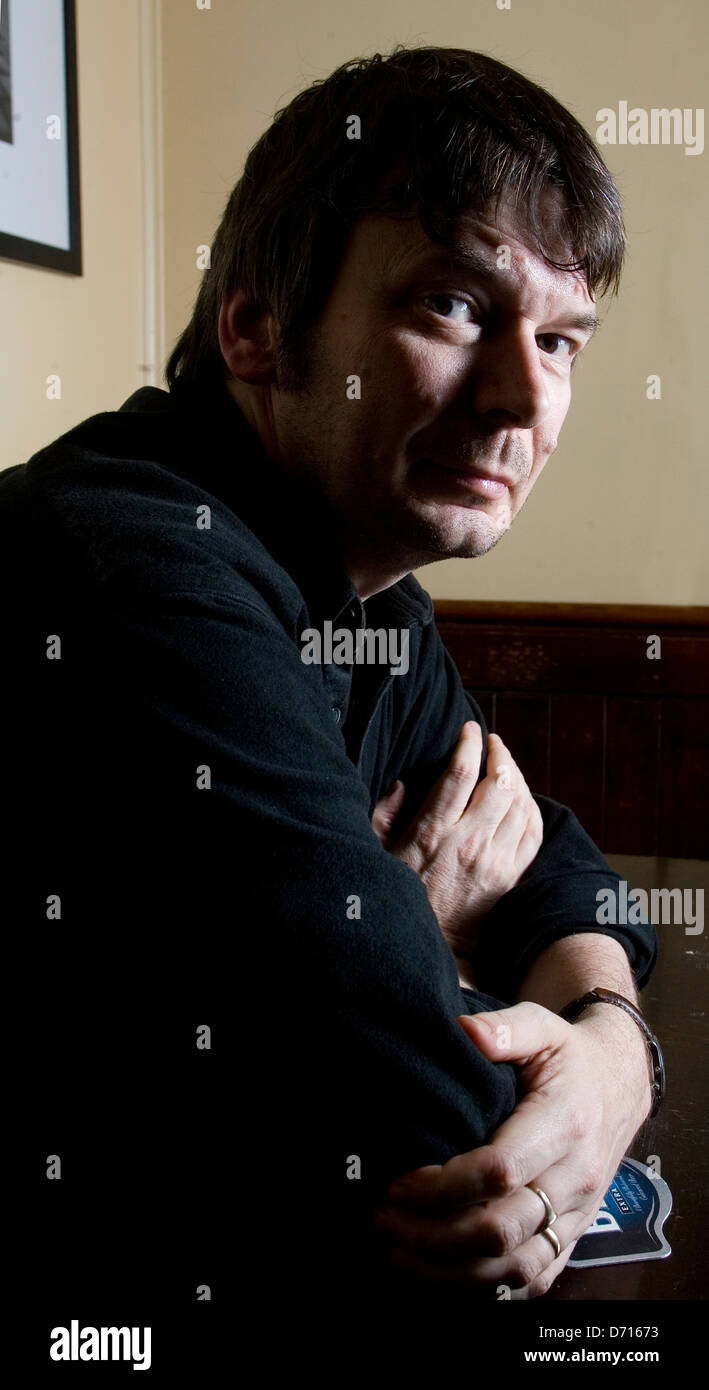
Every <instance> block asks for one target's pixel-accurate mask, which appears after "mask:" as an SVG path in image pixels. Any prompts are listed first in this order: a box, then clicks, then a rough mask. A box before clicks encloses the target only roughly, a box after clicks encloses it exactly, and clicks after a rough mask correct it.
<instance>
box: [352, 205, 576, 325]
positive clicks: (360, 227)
mask: <svg viewBox="0 0 709 1390" xmlns="http://www.w3.org/2000/svg"><path fill="white" fill-rule="evenodd" d="M550 240H551V241H552V247H553V254H554V255H555V257H556V256H558V259H559V260H560V261H563V260H570V259H571V254H570V251H569V249H568V248H565V247H564V246H563V244H562V243H561V242H560V241H559V240H558V238H557V241H556V245H554V241H553V238H550ZM505 247H506V248H508V253H507V254H504V252H503V248H505ZM345 262H347V263H348V264H349V269H350V271H351V272H352V273H353V274H354V275H355V276H357V274H358V272H361V273H362V274H364V276H365V278H366V279H367V280H369V281H370V282H376V281H378V282H380V283H381V284H383V285H387V286H391V287H396V286H403V285H404V284H406V283H408V282H416V280H417V278H418V277H422V278H423V279H425V278H426V276H443V278H445V276H446V275H447V274H453V275H454V276H455V277H456V279H457V281H458V282H459V283H460V282H461V279H465V278H467V279H469V280H470V281H474V282H475V283H476V285H477V286H478V287H480V285H483V286H484V287H486V288H487V289H489V291H490V292H491V293H494V294H495V295H496V296H502V297H503V298H506V299H515V300H517V301H519V300H520V299H527V298H529V296H530V295H533V296H534V297H535V299H536V300H540V301H544V302H545V303H551V302H552V301H554V302H557V301H559V300H560V299H563V300H564V301H565V302H567V303H568V302H569V301H570V300H571V301H572V302H573V303H574V305H575V306H578V307H580V306H581V305H582V304H583V305H584V306H585V307H586V308H587V309H590V307H591V306H592V305H593V303H594V301H593V298H592V296H591V295H590V294H589V292H588V287H587V283H586V278H585V276H584V274H583V273H582V272H579V271H568V270H559V269H557V268H556V267H554V266H551V265H549V263H548V262H547V261H546V260H545V259H544V257H543V256H542V255H541V254H540V252H539V251H538V249H537V248H536V246H535V245H534V242H533V239H532V236H531V233H530V232H529V231H528V229H527V228H526V227H525V226H524V223H523V222H522V221H521V220H520V219H519V218H517V217H515V216H514V215H513V214H511V213H510V212H509V211H506V210H505V209H504V207H503V208H502V209H501V210H500V211H499V212H498V213H497V215H496V216H495V218H494V220H493V218H492V217H491V216H486V215H485V214H476V213H462V214H460V216H459V217H458V219H457V221H456V223H455V227H454V230H453V232H452V234H451V238H450V243H449V244H448V245H445V246H441V245H440V244H438V243H437V242H433V241H431V239H430V238H429V237H428V236H427V235H426V233H425V232H424V230H423V227H422V226H421V223H420V222H419V221H418V219H414V218H410V219H406V220H404V219H396V218H390V217H382V216H377V215H372V216H368V217H365V218H363V219H362V220H361V221H360V222H358V223H357V224H356V225H355V227H354V228H353V233H352V237H351V240H350V243H349V246H348V251H347V253H346V256H345ZM343 269H346V266H345V263H344V262H343ZM594 317H595V316H594Z"/></svg>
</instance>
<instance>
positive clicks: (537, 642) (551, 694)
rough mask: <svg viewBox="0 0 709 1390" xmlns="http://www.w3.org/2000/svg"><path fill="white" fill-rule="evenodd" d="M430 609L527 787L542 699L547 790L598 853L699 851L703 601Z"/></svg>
mask: <svg viewBox="0 0 709 1390" xmlns="http://www.w3.org/2000/svg"><path fill="white" fill-rule="evenodd" d="M434 607H435V612H436V621H437V624H438V628H439V631H440V633H441V637H442V639H443V641H444V643H445V645H446V646H447V647H448V650H449V651H450V653H451V655H452V656H453V659H454V661H455V662H456V664H457V666H458V669H459V671H460V674H461V677H462V679H463V683H464V685H465V686H466V687H467V688H469V689H470V690H471V691H473V692H475V698H476V699H477V700H478V703H479V704H480V705H481V707H482V709H483V712H484V714H485V716H486V719H487V720H488V726H489V728H490V729H491V730H495V729H496V730H497V732H499V733H500V734H501V736H502V737H503V738H505V739H506V741H507V742H508V743H509V745H510V748H511V750H512V752H513V753H514V756H515V758H516V760H517V762H518V763H519V764H520V766H521V767H522V768H523V770H524V771H525V776H526V777H527V780H528V781H529V782H530V785H532V786H533V788H534V790H535V791H543V790H545V788H546V786H547V780H546V765H545V757H546V756H547V745H546V743H545V739H544V735H543V734H542V733H541V732H540V729H539V720H540V718H541V714H540V711H541V710H542V708H546V707H547V700H548V701H549V706H548V708H549V717H548V727H549V740H550V741H549V744H548V767H549V782H548V786H549V795H551V796H552V797H554V798H555V800H557V801H561V802H562V803H564V804H565V805H568V806H571V807H572V808H573V810H574V811H575V812H576V814H577V816H578V818H579V820H580V821H581V823H582V825H584V826H585V828H586V829H587V830H588V832H589V834H590V835H591V836H592V837H593V839H594V840H595V841H596V843H597V844H598V845H600V847H601V848H602V849H603V850H605V851H606V852H607V853H609V854H610V853H617V854H645V855H648V854H660V855H675V856H679V857H685V858H691V857H697V858H703V857H707V856H709V811H708V810H707V807H708V805H709V735H708V733H707V730H709V608H706V607H704V608H699V607H694V608H671V607H667V606H664V607H649V606H641V605H606V604H538V603H473V602H467V601H455V600H446V601H443V600H437V601H436V602H435V605H434ZM653 635H657V636H659V637H660V640H661V656H660V659H659V660H652V659H648V638H650V637H651V636H653ZM604 708H605V711H606V719H605V724H604V721H603V713H602V712H603V710H604Z"/></svg>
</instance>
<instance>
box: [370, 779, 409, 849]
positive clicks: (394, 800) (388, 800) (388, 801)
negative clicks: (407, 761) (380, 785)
mask: <svg viewBox="0 0 709 1390" xmlns="http://www.w3.org/2000/svg"><path fill="white" fill-rule="evenodd" d="M405 795H406V788H405V786H404V783H403V782H402V781H401V778H397V780H396V781H395V782H394V783H393V785H392V786H391V787H390V788H389V791H388V792H387V794H386V796H383V797H382V798H381V800H380V801H378V802H377V804H376V806H375V808H374V814H373V815H372V830H373V831H374V833H375V835H376V836H377V838H378V839H379V840H381V842H382V844H383V845H385V844H386V843H387V841H388V839H389V836H390V834H391V828H392V825H393V824H394V821H395V820H396V817H397V816H398V814H399V811H400V810H401V807H402V805H403V801H404V797H405Z"/></svg>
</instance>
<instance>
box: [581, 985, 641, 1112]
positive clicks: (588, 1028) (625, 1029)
mask: <svg viewBox="0 0 709 1390" xmlns="http://www.w3.org/2000/svg"><path fill="white" fill-rule="evenodd" d="M573 1027H574V1028H580V1029H581V1030H582V1032H583V1033H584V1034H585V1035H587V1036H589V1037H593V1038H594V1039H595V1040H596V1041H597V1042H599V1043H600V1045H601V1046H602V1047H603V1048H604V1049H605V1050H606V1051H607V1054H608V1068H609V1072H610V1073H611V1074H612V1075H613V1076H614V1077H615V1078H616V1079H619V1080H620V1082H621V1084H622V1086H623V1087H624V1088H627V1094H628V1098H629V1100H630V1098H631V1097H632V1102H633V1110H634V1112H635V1117H636V1121H637V1123H636V1128H639V1127H640V1125H641V1124H644V1122H645V1120H646V1119H647V1118H648V1116H649V1114H650V1111H651V1109H652V1106H653V1101H654V1091H653V1083H652V1063H651V1058H650V1053H649V1050H648V1045H647V1041H646V1039H645V1037H644V1035H643V1033H642V1031H641V1029H640V1028H639V1027H638V1025H637V1023H636V1022H635V1020H634V1019H633V1018H631V1017H630V1015H629V1014H627V1013H625V1012H624V1011H623V1010H622V1009H618V1008H614V1007H613V1005H611V1004H602V1003H598V1004H593V1005H590V1006H589V1007H588V1008H587V1009H585V1010H584V1012H583V1013H582V1014H581V1016H580V1017H579V1018H578V1019H577V1020H576V1022H575V1023H574V1024H573Z"/></svg>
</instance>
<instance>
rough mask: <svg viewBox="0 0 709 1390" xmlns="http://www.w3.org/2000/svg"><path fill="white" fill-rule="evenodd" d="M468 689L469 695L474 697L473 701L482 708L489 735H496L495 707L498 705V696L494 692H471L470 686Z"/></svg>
mask: <svg viewBox="0 0 709 1390" xmlns="http://www.w3.org/2000/svg"><path fill="white" fill-rule="evenodd" d="M466 689H467V690H468V692H469V694H470V695H472V697H473V699H474V700H477V702H478V704H479V706H480V712H481V714H482V717H483V719H484V720H485V723H486V724H487V727H488V731H489V733H491V734H494V733H495V705H496V703H497V696H496V694H495V692H494V690H471V689H470V687H468V686H466Z"/></svg>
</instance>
